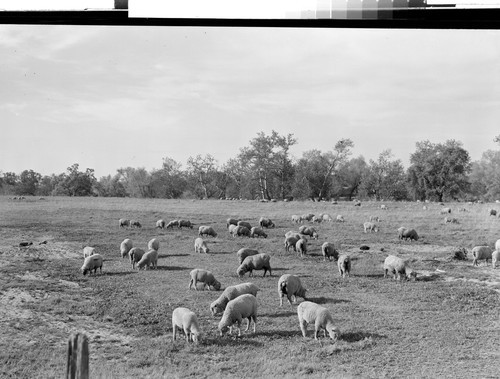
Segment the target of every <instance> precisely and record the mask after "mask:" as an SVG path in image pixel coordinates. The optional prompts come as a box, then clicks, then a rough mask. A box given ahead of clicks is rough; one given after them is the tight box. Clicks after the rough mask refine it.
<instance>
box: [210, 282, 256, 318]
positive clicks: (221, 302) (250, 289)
mask: <svg viewBox="0 0 500 379" xmlns="http://www.w3.org/2000/svg"><path fill="white" fill-rule="evenodd" d="M258 291H260V290H259V287H257V286H256V285H255V284H253V283H250V282H248V283H242V284H238V285H235V286H229V287H227V288H226V289H225V290H224V292H222V294H221V295H220V296H219V298H218V299H217V300H215V301H214V302H213V303H212V304H210V312H212V315H213V316H216V315H218V314H220V313H222V312H224V309H226V306H227V303H229V302H230V301H231V300H233V299H236V298H237V297H238V296H241V295H244V294H251V295H253V296H257V292H258Z"/></svg>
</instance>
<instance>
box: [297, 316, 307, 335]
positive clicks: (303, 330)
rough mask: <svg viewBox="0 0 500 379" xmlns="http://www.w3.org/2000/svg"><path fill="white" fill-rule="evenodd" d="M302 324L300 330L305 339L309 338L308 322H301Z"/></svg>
mask: <svg viewBox="0 0 500 379" xmlns="http://www.w3.org/2000/svg"><path fill="white" fill-rule="evenodd" d="M299 323H300V330H301V332H302V336H303V337H304V338H306V337H307V322H306V321H305V320H299Z"/></svg>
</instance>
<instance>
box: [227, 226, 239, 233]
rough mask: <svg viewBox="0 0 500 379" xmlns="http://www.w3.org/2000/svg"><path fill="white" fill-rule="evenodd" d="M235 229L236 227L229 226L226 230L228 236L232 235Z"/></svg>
mask: <svg viewBox="0 0 500 379" xmlns="http://www.w3.org/2000/svg"><path fill="white" fill-rule="evenodd" d="M237 227H238V225H234V224H230V225H229V226H228V228H227V231H228V232H229V234H231V235H233V233H234V231H235V230H236V228H237Z"/></svg>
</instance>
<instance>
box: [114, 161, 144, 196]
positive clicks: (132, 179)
mask: <svg viewBox="0 0 500 379" xmlns="http://www.w3.org/2000/svg"><path fill="white" fill-rule="evenodd" d="M117 174H118V177H119V182H120V183H122V185H123V188H125V191H126V193H127V194H128V196H131V197H153V196H152V193H153V191H152V188H151V174H150V173H149V172H148V171H147V170H146V169H145V168H144V167H139V168H133V167H124V168H119V169H118V170H117Z"/></svg>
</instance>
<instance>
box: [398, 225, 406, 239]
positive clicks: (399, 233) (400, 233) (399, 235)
mask: <svg viewBox="0 0 500 379" xmlns="http://www.w3.org/2000/svg"><path fill="white" fill-rule="evenodd" d="M407 230H408V229H406V228H405V227H404V226H402V227H400V228H399V229H398V238H399V239H400V240H402V239H403V234H404V233H405V232H406V231H407Z"/></svg>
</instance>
